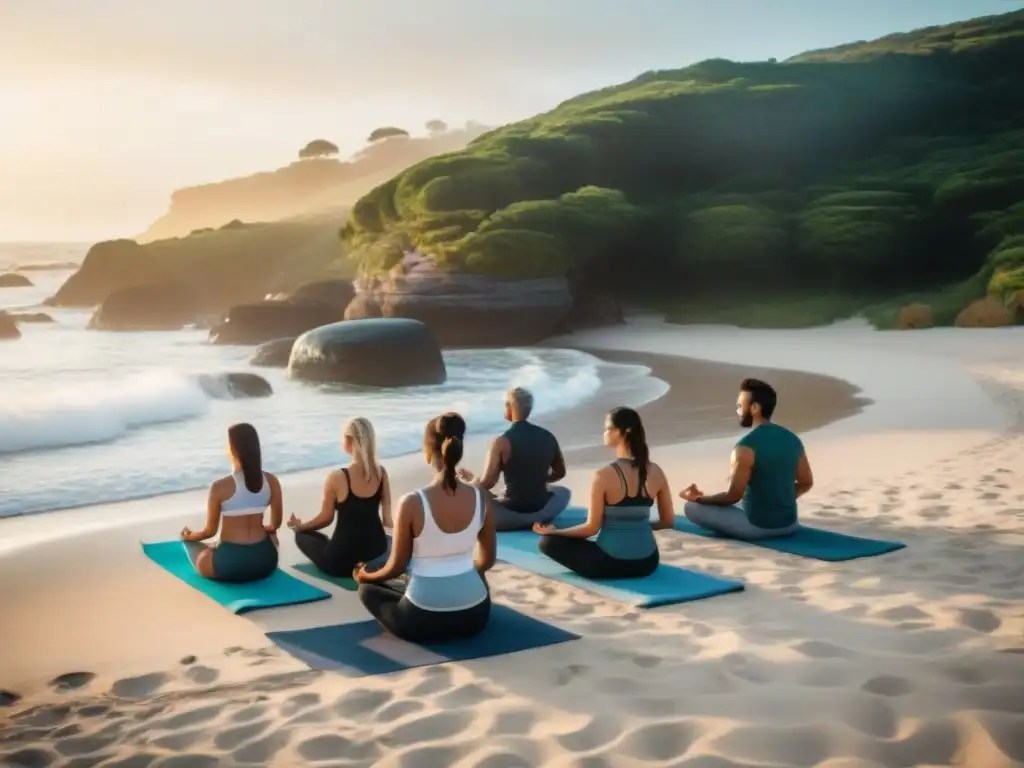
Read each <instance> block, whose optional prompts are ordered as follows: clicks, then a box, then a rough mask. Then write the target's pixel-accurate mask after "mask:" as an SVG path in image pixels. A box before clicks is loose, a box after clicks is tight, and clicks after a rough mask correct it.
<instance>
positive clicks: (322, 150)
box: [299, 139, 338, 160]
mask: <svg viewBox="0 0 1024 768" xmlns="http://www.w3.org/2000/svg"><path fill="white" fill-rule="evenodd" d="M336 154H338V147H337V145H336V144H332V143H331V142H329V141H327V140H326V139H315V140H313V141H311V142H309V144H307V145H306V146H304V147H303V148H302V149H300V150H299V159H300V160H306V159H308V158H311V157H331V156H332V155H336Z"/></svg>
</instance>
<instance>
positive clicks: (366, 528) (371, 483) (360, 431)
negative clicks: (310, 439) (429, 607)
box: [288, 417, 392, 577]
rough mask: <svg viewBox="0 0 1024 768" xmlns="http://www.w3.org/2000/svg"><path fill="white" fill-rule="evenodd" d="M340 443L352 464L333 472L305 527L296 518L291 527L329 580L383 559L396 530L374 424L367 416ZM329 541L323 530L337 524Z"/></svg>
mask: <svg viewBox="0 0 1024 768" xmlns="http://www.w3.org/2000/svg"><path fill="white" fill-rule="evenodd" d="M341 434H342V439H341V444H342V447H343V448H344V450H345V453H347V454H348V455H349V456H351V457H352V462H351V463H350V464H349V465H348V466H347V467H343V468H342V469H337V470H334V471H333V472H331V473H330V474H329V475H328V476H327V479H326V480H325V481H324V493H323V500H322V501H321V503H320V514H318V515H317V516H316V517H314V518H313V519H312V520H310V521H309V522H308V523H304V522H302V521H301V520H299V519H298V518H297V517H295V515H292V516H291V517H290V518H289V520H288V527H289V528H291V529H292V530H293V531H295V543H296V544H297V545H298V547H299V549H300V550H301V551H302V553H303V554H304V555H305V556H306V557H308V558H309V559H310V560H311V561H312V562H313V564H314V565H315V566H316V567H317V568H319V569H320V570H321V571H323V572H324V573H326V574H328V575H329V576H336V577H343V576H351V575H352V570H353V569H354V568H355V567H356V565H357V564H359V563H369V562H371V561H373V560H376V559H377V558H380V557H382V556H384V555H385V554H386V553H387V549H388V537H387V534H386V533H385V532H384V528H385V527H387V528H391V527H392V523H391V487H390V485H389V484H388V473H387V472H386V471H385V470H384V467H382V466H381V465H380V462H379V461H378V460H377V437H376V434H375V433H374V430H373V425H372V424H371V423H370V422H369V421H368V420H367V419H364V418H362V417H360V418H355V419H352V420H351V421H349V422H348V423H347V424H345V426H344V427H343V428H342V430H341ZM335 515H337V516H338V522H337V525H335V526H334V531H333V532H332V533H331V536H330V538H328V537H327V536H325V535H324V534H323V533H321V530H322V529H324V528H326V527H327V526H329V525H330V524H331V523H332V522H334V516H335Z"/></svg>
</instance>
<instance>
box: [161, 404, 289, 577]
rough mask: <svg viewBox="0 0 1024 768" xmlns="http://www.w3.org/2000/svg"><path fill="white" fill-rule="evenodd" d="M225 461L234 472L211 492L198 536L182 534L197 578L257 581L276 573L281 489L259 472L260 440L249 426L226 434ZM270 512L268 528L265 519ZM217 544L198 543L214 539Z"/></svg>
mask: <svg viewBox="0 0 1024 768" xmlns="http://www.w3.org/2000/svg"><path fill="white" fill-rule="evenodd" d="M228 456H229V457H230V458H231V466H232V468H233V469H234V472H232V473H231V474H230V475H228V476H227V477H222V478H221V479H220V480H217V481H215V482H214V483H213V485H211V486H210V494H209V497H208V498H207V502H206V526H205V527H204V528H203V530H201V531H191V530H189V529H188V528H187V527H186V528H182V530H181V538H182V540H183V541H184V542H185V549H186V551H187V552H188V557H189V560H191V561H192V565H193V566H195V569H196V571H198V572H199V574H200V575H201V576H205V577H206V578H208V579H215V580H217V581H233V582H241V581H257V580H258V579H265V578H266V577H268V576H269V575H270V574H272V573H273V572H274V570H275V569H276V568H277V529H278V528H280V527H281V520H282V517H283V514H284V512H283V505H282V501H281V484H280V483H279V482H278V480H277V478H276V477H274V476H273V475H272V474H270V473H269V472H264V471H263V458H262V454H261V452H260V437H259V435H258V434H257V433H256V428H255V427H253V426H252V424H235V425H234V426H232V427H230V428H229V429H228ZM268 506H269V507H270V523H269V524H265V523H264V522H263V513H264V512H265V511H266V509H267V507H268ZM218 528H219V529H220V542H219V543H218V544H217V545H216V546H207V545H206V544H203V543H201V542H204V541H206V540H207V539H209V538H211V537H212V536H214V535H216V534H217V529H218Z"/></svg>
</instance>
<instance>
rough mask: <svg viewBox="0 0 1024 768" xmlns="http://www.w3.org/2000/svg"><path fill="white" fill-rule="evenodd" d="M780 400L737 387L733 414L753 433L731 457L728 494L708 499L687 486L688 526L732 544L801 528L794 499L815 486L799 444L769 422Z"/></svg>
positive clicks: (757, 384) (749, 383)
mask: <svg viewBox="0 0 1024 768" xmlns="http://www.w3.org/2000/svg"><path fill="white" fill-rule="evenodd" d="M777 402H778V396H777V395H776V393H775V390H774V389H773V388H772V387H771V386H770V385H769V384H766V383H765V382H763V381H759V380H758V379H746V380H744V381H743V383H742V384H741V385H740V394H739V398H738V399H737V401H736V413H737V415H738V416H739V419H740V424H741V425H742V426H744V427H752V429H751V430H750V432H748V433H747V434H746V435H745V436H744V437H743V438H742V439H741V440H740V441H739V442H738V443H736V447H735V448H734V449H733V452H732V473H731V475H730V479H729V488H728V490H726V491H724V492H722V493H716V494H712V495H706V494H705V493H704V492H703V491H701V490H700V489H699V488H698V487H697V486H696V485H693V484H691V485H690V486H689V487H687V488H686V489H685V490H683V491H682V492H680V494H679V495H680V497H682V498H683V499H684V500H685V501H686V506H684V507H683V513H684V514H685V515H686V517H687V519H688V520H690V522H692V523H695V524H696V525H699V526H700V527H702V528H707V529H708V530H711V531H715V532H716V533H719V534H722V535H723V536H729V537H731V538H734V539H745V540H748V541H755V540H757V539H767V538H773V537H777V536H788V535H789V534H791V533H794V532H795V531H796V530H797V529H798V528H799V527H800V525H799V523H798V522H797V499H798V498H800V497H801V496H803V495H804V494H805V493H807V492H808V491H809V490H811V488H812V487H813V486H814V476H813V474H812V473H811V464H810V461H809V460H808V459H807V452H806V451H805V450H804V445H803V442H802V441H801V440H800V438H799V437H797V436H796V435H795V434H794V433H793V432H790V431H789V430H788V429H786V428H785V427H783V426H780V425H779V424H775V423H774V422H773V421H772V414H773V413H774V412H775V405H776V403H777Z"/></svg>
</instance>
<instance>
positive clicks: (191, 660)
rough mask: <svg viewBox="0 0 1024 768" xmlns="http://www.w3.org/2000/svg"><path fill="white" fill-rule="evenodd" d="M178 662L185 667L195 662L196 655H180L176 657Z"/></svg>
mask: <svg viewBox="0 0 1024 768" xmlns="http://www.w3.org/2000/svg"><path fill="white" fill-rule="evenodd" d="M178 663H179V664H182V665H184V666H186V667H187V666H188V665H189V664H195V663H196V657H195V656H191V655H190V656H182V657H181V658H180V659H178Z"/></svg>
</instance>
